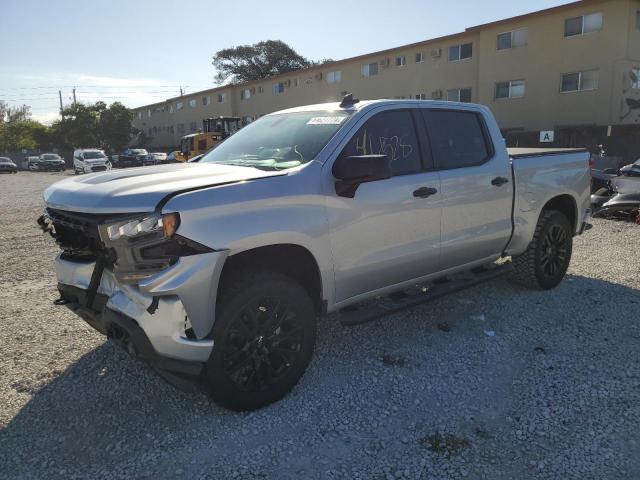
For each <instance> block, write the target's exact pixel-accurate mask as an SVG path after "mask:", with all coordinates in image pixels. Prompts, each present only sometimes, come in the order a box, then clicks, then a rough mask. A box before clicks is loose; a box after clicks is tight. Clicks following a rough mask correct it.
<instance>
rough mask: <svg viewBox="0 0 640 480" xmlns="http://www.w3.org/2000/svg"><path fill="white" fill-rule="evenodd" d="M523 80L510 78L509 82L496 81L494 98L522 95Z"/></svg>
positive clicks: (518, 96)
mask: <svg viewBox="0 0 640 480" xmlns="http://www.w3.org/2000/svg"><path fill="white" fill-rule="evenodd" d="M524 92H525V81H524V80H511V81H509V82H499V83H496V93H495V98H496V99H501V98H520V97H524Z"/></svg>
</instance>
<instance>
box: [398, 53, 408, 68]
mask: <svg viewBox="0 0 640 480" xmlns="http://www.w3.org/2000/svg"><path fill="white" fill-rule="evenodd" d="M406 64H407V57H406V56H405V55H399V56H397V57H396V67H404V66H405V65H406Z"/></svg>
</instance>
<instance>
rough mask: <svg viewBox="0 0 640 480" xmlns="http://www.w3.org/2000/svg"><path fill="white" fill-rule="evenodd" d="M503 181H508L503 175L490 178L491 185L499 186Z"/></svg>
mask: <svg viewBox="0 0 640 480" xmlns="http://www.w3.org/2000/svg"><path fill="white" fill-rule="evenodd" d="M505 183H509V180H508V179H506V178H504V177H496V178H494V179H493V180H491V185H495V186H496V187H501V186H502V185H504V184H505Z"/></svg>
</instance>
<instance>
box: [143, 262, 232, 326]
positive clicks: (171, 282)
mask: <svg viewBox="0 0 640 480" xmlns="http://www.w3.org/2000/svg"><path fill="white" fill-rule="evenodd" d="M228 254H229V251H228V250H221V251H215V252H210V253H203V254H200V255H192V256H188V257H180V259H179V260H178V262H177V263H176V264H175V265H173V266H171V267H170V268H168V269H166V270H163V271H162V272H160V273H158V274H156V275H154V276H153V277H150V278H148V279H145V280H143V281H140V282H138V286H139V288H140V290H141V291H143V292H145V293H148V294H150V295H154V296H156V295H177V296H178V297H179V298H180V300H181V301H182V304H183V305H184V309H185V310H186V312H187V315H188V317H189V321H190V322H191V326H192V327H193V331H194V333H195V335H196V337H197V338H198V339H202V338H204V337H205V336H206V335H207V334H208V333H209V332H210V331H211V327H212V326H213V322H214V320H215V311H216V295H217V291H218V282H219V280H220V274H221V272H222V267H223V266H224V262H225V260H226V258H227V256H228Z"/></svg>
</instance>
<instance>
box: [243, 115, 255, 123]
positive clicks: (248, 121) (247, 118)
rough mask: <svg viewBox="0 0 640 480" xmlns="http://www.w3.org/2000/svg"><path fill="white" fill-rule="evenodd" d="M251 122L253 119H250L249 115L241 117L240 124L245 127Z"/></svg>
mask: <svg viewBox="0 0 640 480" xmlns="http://www.w3.org/2000/svg"><path fill="white" fill-rule="evenodd" d="M252 121H253V118H252V117H251V115H247V116H245V117H242V123H244V124H245V125H249V124H250V123H251V122H252Z"/></svg>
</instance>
